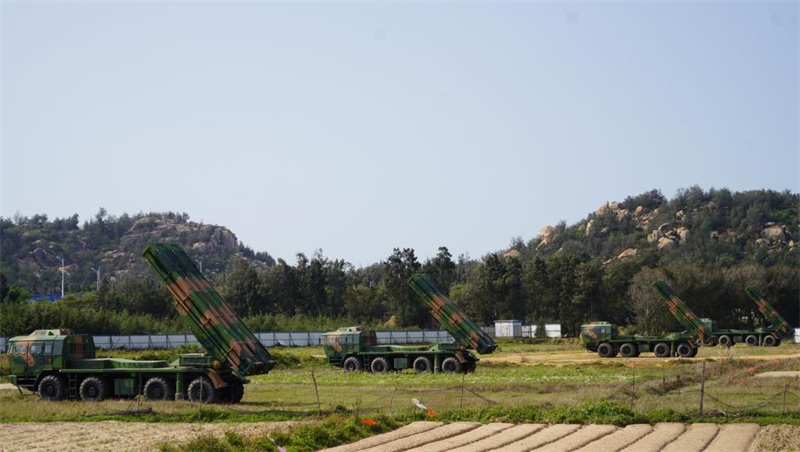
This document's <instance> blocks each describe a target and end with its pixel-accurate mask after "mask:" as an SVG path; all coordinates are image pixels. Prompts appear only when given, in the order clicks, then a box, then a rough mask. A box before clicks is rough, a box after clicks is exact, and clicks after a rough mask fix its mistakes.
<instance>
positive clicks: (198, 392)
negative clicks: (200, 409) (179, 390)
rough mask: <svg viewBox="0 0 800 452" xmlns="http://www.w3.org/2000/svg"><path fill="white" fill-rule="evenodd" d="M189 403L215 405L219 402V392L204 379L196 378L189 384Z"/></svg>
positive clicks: (209, 381)
mask: <svg viewBox="0 0 800 452" xmlns="http://www.w3.org/2000/svg"><path fill="white" fill-rule="evenodd" d="M186 392H188V393H189V401H190V402H200V403H217V402H219V391H217V389H216V388H215V387H214V384H213V383H211V380H209V379H208V378H206V377H197V378H195V379H194V380H192V382H191V383H189V388H188V389H187V391H186Z"/></svg>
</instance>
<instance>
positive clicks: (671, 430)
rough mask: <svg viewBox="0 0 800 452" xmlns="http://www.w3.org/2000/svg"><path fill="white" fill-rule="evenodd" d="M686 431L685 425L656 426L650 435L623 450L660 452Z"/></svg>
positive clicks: (627, 451) (669, 423) (629, 451)
mask: <svg viewBox="0 0 800 452" xmlns="http://www.w3.org/2000/svg"><path fill="white" fill-rule="evenodd" d="M684 430H686V427H684V425H683V424H675V423H671V422H664V423H661V424H656V426H655V427H654V428H653V431H652V432H650V434H649V435H646V436H645V437H644V438H642V439H640V440H639V441H636V442H635V443H633V444H631V445H630V446H628V447H626V448H625V449H622V452H660V451H661V449H663V448H664V446H666V445H667V444H669V443H671V442H672V441H674V440H675V438H677V437H678V435H680V434H681V433H683V431H684Z"/></svg>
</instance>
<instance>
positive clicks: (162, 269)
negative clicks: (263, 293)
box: [142, 244, 275, 382]
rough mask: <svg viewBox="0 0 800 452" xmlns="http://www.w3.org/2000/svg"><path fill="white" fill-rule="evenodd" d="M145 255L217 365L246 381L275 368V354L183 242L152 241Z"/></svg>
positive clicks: (216, 367)
mask: <svg viewBox="0 0 800 452" xmlns="http://www.w3.org/2000/svg"><path fill="white" fill-rule="evenodd" d="M142 257H144V259H145V260H146V261H147V263H148V264H150V267H151V268H152V269H153V271H154V272H155V273H156V274H157V275H158V276H159V277H160V278H161V279H162V280H163V281H164V284H166V286H167V289H169V291H170V292H171V293H172V296H173V297H174V298H175V308H176V309H177V310H178V313H179V314H180V317H181V320H183V322H184V324H186V326H188V327H189V328H191V329H192V331H193V332H194V335H195V337H196V338H197V340H198V341H199V342H200V343H201V344H202V345H203V347H204V348H205V349H206V352H207V353H208V354H209V355H210V356H211V357H212V358H213V360H214V361H213V363H214V368H215V369H218V370H221V371H223V372H230V373H233V374H234V375H236V376H237V377H238V378H239V379H240V380H241V381H243V382H245V381H246V377H245V376H246V375H250V374H265V373H268V372H269V371H270V369H272V367H273V366H274V365H275V360H274V359H273V358H272V355H270V353H269V352H268V351H267V349H266V348H265V347H264V346H263V345H262V344H261V342H259V341H258V339H257V338H256V337H255V335H254V334H253V333H252V332H251V331H250V329H249V328H247V326H246V325H245V324H244V322H242V321H241V319H239V317H237V316H236V314H234V312H233V310H232V309H231V307H230V306H229V305H228V303H226V302H225V300H223V299H222V297H221V296H220V295H219V294H218V293H217V291H216V290H214V287H213V286H212V285H211V283H209V282H208V280H207V279H206V278H205V277H204V276H203V274H202V273H200V271H198V270H197V267H195V265H194V262H193V261H192V259H191V258H190V257H189V256H188V255H187V254H186V253H185V252H184V251H183V249H182V248H181V247H180V246H178V245H174V244H152V245H150V246H148V247H147V248H146V249H145V250H144V252H143V253H142Z"/></svg>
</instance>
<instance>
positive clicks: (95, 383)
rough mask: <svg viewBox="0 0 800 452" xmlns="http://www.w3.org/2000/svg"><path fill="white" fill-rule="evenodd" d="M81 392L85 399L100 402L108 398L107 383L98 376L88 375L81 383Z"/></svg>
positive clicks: (82, 397)
mask: <svg viewBox="0 0 800 452" xmlns="http://www.w3.org/2000/svg"><path fill="white" fill-rule="evenodd" d="M79 392H80V394H81V399H83V400H84V401H86V402H99V401H101V400H103V399H105V398H106V395H107V387H106V383H105V382H104V381H103V380H101V379H99V378H97V377H87V378H85V379H84V380H83V382H82V383H81V387H80V390H79Z"/></svg>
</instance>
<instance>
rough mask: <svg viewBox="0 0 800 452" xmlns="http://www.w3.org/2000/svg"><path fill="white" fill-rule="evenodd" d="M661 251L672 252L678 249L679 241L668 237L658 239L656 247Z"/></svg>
mask: <svg viewBox="0 0 800 452" xmlns="http://www.w3.org/2000/svg"><path fill="white" fill-rule="evenodd" d="M656 246H657V247H658V249H659V251H660V250H671V249H674V248H677V247H678V241H677V240H675V239H672V238H668V237H661V238H660V239H658V244H657V245H656Z"/></svg>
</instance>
